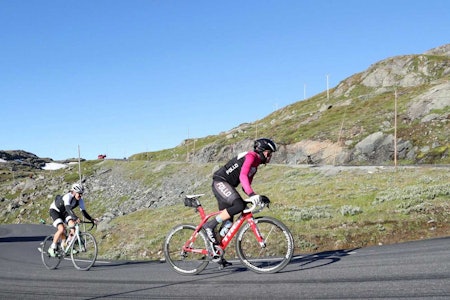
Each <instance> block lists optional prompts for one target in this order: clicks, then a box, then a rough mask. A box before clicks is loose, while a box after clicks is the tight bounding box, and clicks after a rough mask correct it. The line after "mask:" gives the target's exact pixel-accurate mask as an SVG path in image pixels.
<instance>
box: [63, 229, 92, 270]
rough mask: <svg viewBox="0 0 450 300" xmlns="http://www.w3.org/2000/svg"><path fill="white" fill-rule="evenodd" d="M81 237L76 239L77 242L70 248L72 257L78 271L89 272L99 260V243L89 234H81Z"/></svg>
mask: <svg viewBox="0 0 450 300" xmlns="http://www.w3.org/2000/svg"><path fill="white" fill-rule="evenodd" d="M79 235H80V238H79V239H77V238H76V237H75V239H76V240H75V242H74V243H73V244H72V245H71V247H70V250H69V251H70V257H71V259H72V263H73V265H74V267H75V268H76V269H77V270H80V271H88V270H89V269H90V268H91V267H92V266H93V265H94V264H95V261H96V260H97V254H98V248H97V241H96V240H95V237H94V236H93V235H92V234H91V233H89V232H80V234H79ZM79 241H81V243H79Z"/></svg>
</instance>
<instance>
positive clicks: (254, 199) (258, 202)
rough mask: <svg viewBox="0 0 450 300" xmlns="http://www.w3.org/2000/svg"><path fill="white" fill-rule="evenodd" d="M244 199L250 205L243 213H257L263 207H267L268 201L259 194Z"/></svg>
mask: <svg viewBox="0 0 450 300" xmlns="http://www.w3.org/2000/svg"><path fill="white" fill-rule="evenodd" d="M244 201H245V202H249V203H251V204H252V206H251V207H249V208H247V209H244V211H243V213H249V212H252V213H257V212H260V211H261V210H263V208H264V207H266V206H267V207H269V203H268V202H266V201H264V200H263V197H262V196H261V195H253V196H251V197H250V198H247V199H244Z"/></svg>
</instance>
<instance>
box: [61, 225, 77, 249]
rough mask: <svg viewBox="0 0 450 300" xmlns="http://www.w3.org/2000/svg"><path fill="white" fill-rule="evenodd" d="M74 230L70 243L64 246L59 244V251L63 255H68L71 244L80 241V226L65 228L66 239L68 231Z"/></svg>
mask: <svg viewBox="0 0 450 300" xmlns="http://www.w3.org/2000/svg"><path fill="white" fill-rule="evenodd" d="M72 228H75V233H74V235H73V237H72V239H71V240H70V242H69V243H68V244H66V245H63V244H62V243H61V249H62V250H63V252H64V254H66V255H67V254H68V252H69V249H70V248H71V246H72V244H73V243H75V241H78V242H79V243H81V241H80V225H79V224H75V225H74V226H66V239H67V238H68V237H69V236H70V229H72Z"/></svg>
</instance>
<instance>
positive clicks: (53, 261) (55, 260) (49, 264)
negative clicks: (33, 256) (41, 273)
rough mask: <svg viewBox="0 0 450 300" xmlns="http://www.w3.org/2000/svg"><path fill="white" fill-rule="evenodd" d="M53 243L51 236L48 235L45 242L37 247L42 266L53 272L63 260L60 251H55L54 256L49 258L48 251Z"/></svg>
mask: <svg viewBox="0 0 450 300" xmlns="http://www.w3.org/2000/svg"><path fill="white" fill-rule="evenodd" d="M52 243H53V235H49V236H48V237H46V238H45V240H44V241H43V242H42V243H41V245H40V247H39V251H40V252H41V259H42V263H43V264H44V266H45V267H46V268H47V269H49V270H53V269H56V268H57V267H58V266H59V264H60V263H61V260H62V259H63V255H61V253H60V251H59V250H57V251H56V255H55V256H51V255H50V254H49V253H48V249H49V248H50V246H51V245H52Z"/></svg>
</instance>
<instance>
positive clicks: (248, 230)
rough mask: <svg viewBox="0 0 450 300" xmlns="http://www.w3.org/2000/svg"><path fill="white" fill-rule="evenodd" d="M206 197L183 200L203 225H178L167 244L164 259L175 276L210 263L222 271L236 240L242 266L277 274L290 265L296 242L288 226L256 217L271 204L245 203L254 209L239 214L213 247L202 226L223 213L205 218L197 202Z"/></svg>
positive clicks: (255, 198) (256, 199)
mask: <svg viewBox="0 0 450 300" xmlns="http://www.w3.org/2000/svg"><path fill="white" fill-rule="evenodd" d="M203 195H204V194H198V195H187V196H185V198H184V205H185V206H187V207H193V208H194V209H195V211H196V212H198V213H199V214H200V218H201V221H200V223H199V224H198V225H194V224H180V225H177V226H175V227H174V228H172V229H171V230H170V231H169V233H168V234H167V236H166V238H165V240H164V245H163V248H164V256H165V258H166V261H167V262H168V263H169V264H170V266H171V267H172V268H173V269H174V270H175V272H177V273H179V274H182V275H195V274H199V273H200V272H202V271H203V270H204V269H205V268H206V267H207V265H208V264H209V262H210V261H213V262H216V263H219V269H221V268H223V265H221V262H223V256H224V254H225V249H226V248H227V246H228V245H229V244H230V242H231V240H232V239H233V238H234V237H235V236H236V241H235V245H236V254H237V256H238V258H239V260H240V261H241V262H242V264H243V265H244V266H246V267H247V268H248V269H250V270H252V271H253V272H256V273H259V274H264V273H276V272H279V271H280V270H282V269H283V268H284V267H285V266H286V265H287V264H288V263H289V262H290V261H291V259H292V256H293V254H294V240H293V237H292V234H291V232H290V231H289V229H288V228H287V227H286V225H284V224H283V223H282V222H281V221H279V220H277V219H274V218H272V217H267V216H262V217H254V214H255V213H258V212H260V211H262V210H263V209H264V207H268V205H269V202H270V201H262V199H263V198H262V197H261V196H259V195H255V196H252V197H250V198H248V199H245V200H244V201H246V202H248V203H249V204H251V207H250V208H246V209H245V210H244V211H243V212H242V213H241V214H240V216H239V217H238V219H237V220H236V221H235V222H234V223H233V225H232V226H231V228H230V229H229V231H228V232H227V233H226V235H225V236H224V237H223V238H222V239H221V240H220V242H219V244H218V245H213V244H212V243H211V242H210V241H209V239H208V238H207V235H206V232H205V231H204V229H203V228H202V226H203V224H205V223H206V222H207V221H208V219H210V218H211V217H215V216H216V215H218V214H219V213H220V211H217V212H213V213H210V214H206V213H205V210H204V209H203V207H202V205H201V203H200V201H199V199H198V198H199V197H201V196H203Z"/></svg>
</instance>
